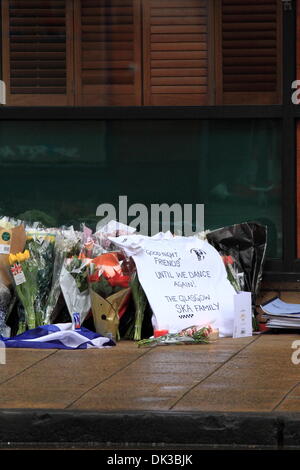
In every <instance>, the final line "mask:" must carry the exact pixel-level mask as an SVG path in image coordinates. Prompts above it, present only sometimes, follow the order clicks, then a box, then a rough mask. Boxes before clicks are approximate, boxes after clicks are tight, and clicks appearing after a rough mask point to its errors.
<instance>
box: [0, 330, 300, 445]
mask: <svg viewBox="0 0 300 470" xmlns="http://www.w3.org/2000/svg"><path fill="white" fill-rule="evenodd" d="M299 338H300V337H299V335H297V334H262V335H255V336H253V337H249V338H239V339H232V338H220V339H219V340H218V341H216V342H214V343H212V344H208V345H180V346H159V347H154V348H138V347H137V345H136V344H135V343H133V342H131V341H121V342H120V343H118V344H117V346H116V347H114V348H110V349H101V350H94V349H91V350H84V351H64V350H48V351H37V350H28V349H22V350H21V349H8V350H7V357H6V359H7V360H6V364H5V365H0V446H1V445H5V442H7V440H8V438H7V433H5V432H4V427H5V428H6V430H7V429H10V430H11V431H10V432H11V436H12V438H11V440H12V441H15V442H21V440H20V439H23V440H24V439H25V441H26V442H31V441H30V439H31V440H33V441H34V440H36V439H37V436H38V435H39V436H40V438H39V439H38V440H39V441H40V440H41V439H43V437H42V436H43V432H44V431H45V430H44V428H45V429H47V432H48V433H49V434H48V435H47V438H46V437H45V439H46V441H44V442H61V440H62V435H63V432H64V431H65V435H64V439H65V441H66V440H68V439H69V440H70V441H69V442H73V440H74V439H75V429H77V426H79V423H81V424H82V425H83V424H84V432H81V434H80V439H81V443H82V442H83V443H84V442H85V443H87V442H92V441H93V442H98V443H100V442H107V441H109V442H113V439H115V442H120V439H122V437H121V436H122V433H121V431H120V429H123V428H122V426H123V425H122V423H123V422H124V420H125V421H126V420H127V421H128V420H129V421H130V423H131V420H135V426H134V427H132V426H131V427H129V428H127V431H126V433H125V434H123V440H124V439H126V440H127V441H128V440H129V441H130V442H140V439H138V440H137V441H135V439H137V436H138V435H139V436H140V438H141V436H143V439H144V440H145V441H144V442H145V443H146V444H145V445H147V443H148V444H149V445H150V442H152V444H153V442H164V443H165V444H166V445H167V444H168V443H169V444H170V443H171V442H173V444H175V443H179V444H180V443H187V441H188V439H190V441H189V442H190V444H191V445H192V446H193V445H200V446H206V445H212V444H213V445H221V444H222V442H223V444H222V445H225V446H226V445H229V442H231V443H232V445H238V446H241V445H250V446H251V445H255V446H257V445H261V446H263V447H264V446H265V447H266V446H267V447H268V446H271V447H275V448H277V447H278V446H279V447H282V446H283V445H284V444H283V443H284V442H286V444H285V445H288V446H290V447H291V446H293V445H294V444H295V443H296V441H298V440H299V444H300V434H299V432H298V431H297V432H296V431H295V430H296V429H297V428H296V424H295V422H297V423H298V421H299V419H300V418H299V416H300V364H299V365H296V364H293V362H292V360H291V356H292V353H293V349H292V343H293V341H294V340H298V339H299ZM26 417H27V418H26ZM222 419H223V425H222ZM172 420H174V423H173V421H172ZM191 420H192V422H193V426H194V425H195V426H196V428H197V429H198V431H197V433H198V434H197V436H196V437H195V438H194V440H193V438H192V437H191V431H190V430H189V429H190V427H189V425H188V423H189V422H190V421H191ZM295 420H296V421H295ZM294 421H295V422H294ZM25 422H26V423H27V424H26V426H27V428H28V426H29V428H30V429H31V427H32V429H31V431H30V432H28V433H27V431H26V433H25V434H24V430H23V434H22V432H21V431H22V426H23V424H24V423H25ZM18 423H19V424H18ZM68 423H72V426H73V428H72V430H67V427H68ZM76 423H77V424H76ZM92 423H94V424H95V423H96V425H95V426H94V427H93V424H92ZM101 423H102V425H103V426H104V428H105V429H104V428H102V427H101ZM172 423H173V424H172ZM175 423H176V426H177V428H176V429H175V428H174V429H173V427H172V426H175ZM259 423H260V424H259ZM8 424H9V425H8ZM24 425H25V424H24ZM116 425H117V429H118V430H117V431H116V430H115V426H116ZM7 426H8V428H7ZM74 426H75V428H74ZM120 426H121V428H120ZM157 426H159V429H160V432H158V431H157V430H158V428H157ZM170 426H171V427H172V429H171V428H170ZM241 426H242V427H241ZM27 428H26V429H27ZM29 428H28V429H29ZM100 428H101V429H100ZM38 429H40V434H38V433H37V430H38ZM82 429H83V428H82ZM154 429H156V437H154V434H153V433H154ZM167 429H168V432H167V431H166V430H167ZM201 429H202V430H201ZM205 429H206V434H205V433H204V430H205ZM207 429H209V430H210V431H209V432H208V431H207ZM222 429H223V431H224V432H225V434H224V433H223V437H221V434H222V433H221V430H222ZM41 430H42V432H41ZM247 430H248V431H247ZM285 430H287V431H286V432H288V435H287V436H288V437H287V438H286V439H285V437H284V436H285ZM207 432H208V434H207ZM251 432H253V433H254V434H255V435H253V436H251ZM176 433H177V434H176ZM239 433H242V434H241V435H240V437H239V438H238V437H237V436H238V435H239ZM46 434H47V433H46V431H45V436H46ZM176 435H177V437H176ZM205 435H208V436H210V437H209V438H205ZM13 436H14V438H13ZM21 436H23V437H21ZM103 436H106V437H105V439H104V437H103ZM125 436H126V437H125ZM213 436H214V437H213ZM243 436H244V437H243ZM293 436H295V439H294V440H293ZM80 439H79V440H80ZM103 439H104V440H103ZM118 439H119V440H118ZM153 439H154V441H153ZM207 439H208V440H207ZM75 440H76V439H75ZM76 442H77V441H76ZM259 442H260V444H258V443H259ZM1 443H2V444H1ZM287 443H288V444H287ZM169 444H168V445H169ZM99 445H100V444H99ZM295 445H296V444H295Z"/></svg>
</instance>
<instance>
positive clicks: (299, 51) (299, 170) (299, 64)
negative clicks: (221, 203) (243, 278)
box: [296, 1, 300, 258]
mask: <svg viewBox="0 0 300 470" xmlns="http://www.w3.org/2000/svg"><path fill="white" fill-rule="evenodd" d="M296 12H297V22H296V25H297V27H296V41H297V42H296V79H297V80H300V2H299V1H297V10H296ZM296 145H297V155H296V178H297V180H296V185H297V200H296V210H297V224H296V225H297V258H300V120H298V122H297V136H296Z"/></svg>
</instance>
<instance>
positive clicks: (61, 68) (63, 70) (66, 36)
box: [2, 0, 74, 106]
mask: <svg viewBox="0 0 300 470" xmlns="http://www.w3.org/2000/svg"><path fill="white" fill-rule="evenodd" d="M2 31H3V34H2V40H3V50H4V54H3V79H4V81H5V83H6V86H7V104H8V105H20V106H44V105H46V106H49V105H62V106H65V105H70V104H73V103H74V96H73V90H72V82H73V63H72V62H73V53H72V35H73V10H72V3H71V2H68V1H67V0H51V1H50V0H49V1H45V2H33V1H32V0H31V1H30V0H28V1H27V0H16V1H14V0H10V1H8V0H4V1H2Z"/></svg>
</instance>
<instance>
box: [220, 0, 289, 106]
mask: <svg viewBox="0 0 300 470" xmlns="http://www.w3.org/2000/svg"><path fill="white" fill-rule="evenodd" d="M281 10H282V2H281V1H280V0H265V1H264V2H260V1H257V0H247V1H245V0H217V19H216V47H217V60H216V80H217V86H216V88H217V104H277V103H280V100H281V89H280V88H281Z"/></svg>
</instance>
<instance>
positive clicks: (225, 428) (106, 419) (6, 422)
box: [0, 409, 300, 450]
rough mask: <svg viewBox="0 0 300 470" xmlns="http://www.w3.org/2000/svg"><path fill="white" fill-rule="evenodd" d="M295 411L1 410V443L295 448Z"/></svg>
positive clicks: (298, 436)
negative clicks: (290, 412)
mask: <svg viewBox="0 0 300 470" xmlns="http://www.w3.org/2000/svg"><path fill="white" fill-rule="evenodd" d="M299 425H300V413H293V414H289V413H280V412H279V413H268V412H266V413H219V412H218V413H212V412H173V411H172V412H156V411H118V412H113V411H111V412H99V411H78V410H76V411H72V410H28V409H24V410H23V409H11V410H8V409H7V410H4V409H2V410H0V447H2V448H7V447H12V446H14V447H18V446H21V447H24V446H25V447H26V446H27V447H30V446H32V445H35V447H43V446H46V447H47V446H48V447H49V446H50V447H51V446H52V447H63V446H64V445H66V446H70V445H72V446H73V447H81V448H83V447H89V446H93V447H99V448H109V447H114V446H117V447H118V448H120V449H121V448H130V447H131V448H132V446H133V447H135V448H139V447H141V448H153V446H154V447H155V446H156V447H159V446H160V447H163V448H165V449H166V448H172V447H177V448H178V447H181V448H182V449H184V448H185V447H187V448H190V449H192V448H195V449H200V448H203V449H204V448H206V449H210V448H220V449H222V448H225V449H226V448H228V449H239V448H247V449H249V448H251V449H257V448H259V449H278V450H280V449H281V450H283V449H285V448H289V449H290V448H297V447H299V445H300V444H299V443H300V426H299Z"/></svg>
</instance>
